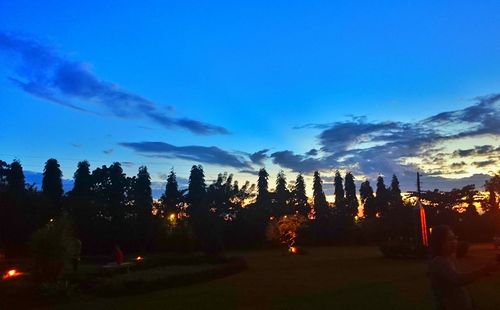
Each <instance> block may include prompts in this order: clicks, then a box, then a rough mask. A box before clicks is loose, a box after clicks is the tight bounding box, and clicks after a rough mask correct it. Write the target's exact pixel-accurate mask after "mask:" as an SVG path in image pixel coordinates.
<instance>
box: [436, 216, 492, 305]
mask: <svg viewBox="0 0 500 310" xmlns="http://www.w3.org/2000/svg"><path fill="white" fill-rule="evenodd" d="M456 249H457V237H456V236H455V234H454V233H453V231H452V229H451V228H450V227H449V226H446V225H440V226H436V227H433V228H432V233H431V236H430V239H429V252H430V253H429V254H430V256H429V264H428V276H429V280H430V284H431V289H432V291H433V294H434V298H435V302H436V309H439V310H442V309H445V310H456V309H463V310H470V309H477V307H476V305H475V304H474V301H473V299H472V296H471V295H470V292H469V290H468V288H467V285H468V284H470V283H472V282H474V281H476V280H478V279H480V278H482V277H485V276H487V275H489V274H490V273H491V272H493V271H496V270H497V263H490V264H487V265H485V266H483V267H481V268H479V269H476V270H473V271H469V272H460V271H458V270H457V268H456V266H455V263H454V259H453V255H454V254H455V252H456Z"/></svg>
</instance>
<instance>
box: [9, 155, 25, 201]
mask: <svg viewBox="0 0 500 310" xmlns="http://www.w3.org/2000/svg"><path fill="white" fill-rule="evenodd" d="M5 179H6V181H7V184H8V189H9V192H11V193H12V194H13V195H19V194H22V193H23V192H24V190H25V181H24V172H23V166H22V165H21V162H19V161H17V160H14V161H13V162H12V163H11V164H10V169H9V170H8V172H7V175H6V178H5Z"/></svg>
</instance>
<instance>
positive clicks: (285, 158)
mask: <svg viewBox="0 0 500 310" xmlns="http://www.w3.org/2000/svg"><path fill="white" fill-rule="evenodd" d="M271 158H272V159H273V163H275V164H278V165H280V166H281V167H284V168H288V169H291V170H293V171H295V172H301V173H311V172H313V171H315V170H325V169H333V168H334V167H335V166H336V165H337V161H336V160H333V158H325V159H315V158H311V157H308V156H305V155H299V154H295V153H294V152H292V151H289V150H287V151H280V152H275V153H273V154H271Z"/></svg>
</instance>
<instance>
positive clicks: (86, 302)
mask: <svg viewBox="0 0 500 310" xmlns="http://www.w3.org/2000/svg"><path fill="white" fill-rule="evenodd" d="M306 251H307V254H306V255H296V256H290V255H288V254H287V253H285V252H282V251H279V250H265V251H254V252H244V253H238V254H241V255H244V256H245V257H246V259H247V262H248V265H249V269H248V270H246V271H243V272H241V273H239V274H236V275H233V276H230V277H227V278H223V279H218V280H214V281H211V282H206V283H201V284H196V285H192V286H187V287H181V288H175V289H168V290H163V291H156V292H153V293H148V294H141V295H134V296H126V297H120V298H98V297H92V296H80V297H79V298H77V300H76V301H73V302H71V303H68V304H65V305H61V306H60V307H58V308H57V309H93V310H97V309H107V310H110V309H323V308H329V309H433V304H432V297H431V293H430V291H429V288H428V283H427V279H426V277H425V263H424V262H422V261H417V260H406V261H402V260H388V259H384V258H382V257H381V255H380V253H379V251H378V249H377V248H375V247H317V248H307V249H306ZM494 257H495V252H494V251H493V250H492V249H491V246H487V245H476V246H473V247H472V248H471V250H470V255H469V257H468V258H467V259H465V260H464V261H462V264H463V265H466V266H467V267H468V268H470V267H474V266H476V265H478V264H481V263H483V262H486V261H492V260H493V259H494ZM462 268H463V267H462ZM470 288H471V291H472V294H473V296H474V298H475V299H476V302H477V303H478V304H479V305H480V306H481V309H500V294H498V290H499V289H500V273H499V274H496V275H493V276H491V277H489V278H487V279H484V280H483V281H481V282H478V283H476V284H473V285H471V287H470Z"/></svg>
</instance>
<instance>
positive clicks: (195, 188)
mask: <svg viewBox="0 0 500 310" xmlns="http://www.w3.org/2000/svg"><path fill="white" fill-rule="evenodd" d="M205 194H206V184H205V173H204V172H203V167H202V166H201V165H198V166H196V165H194V166H193V167H191V174H190V175H189V184H188V195H187V198H188V202H189V208H188V211H189V213H190V214H191V215H192V216H196V215H197V214H199V213H202V212H204V211H207V210H208V208H206V206H204V205H203V202H204V199H205Z"/></svg>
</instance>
